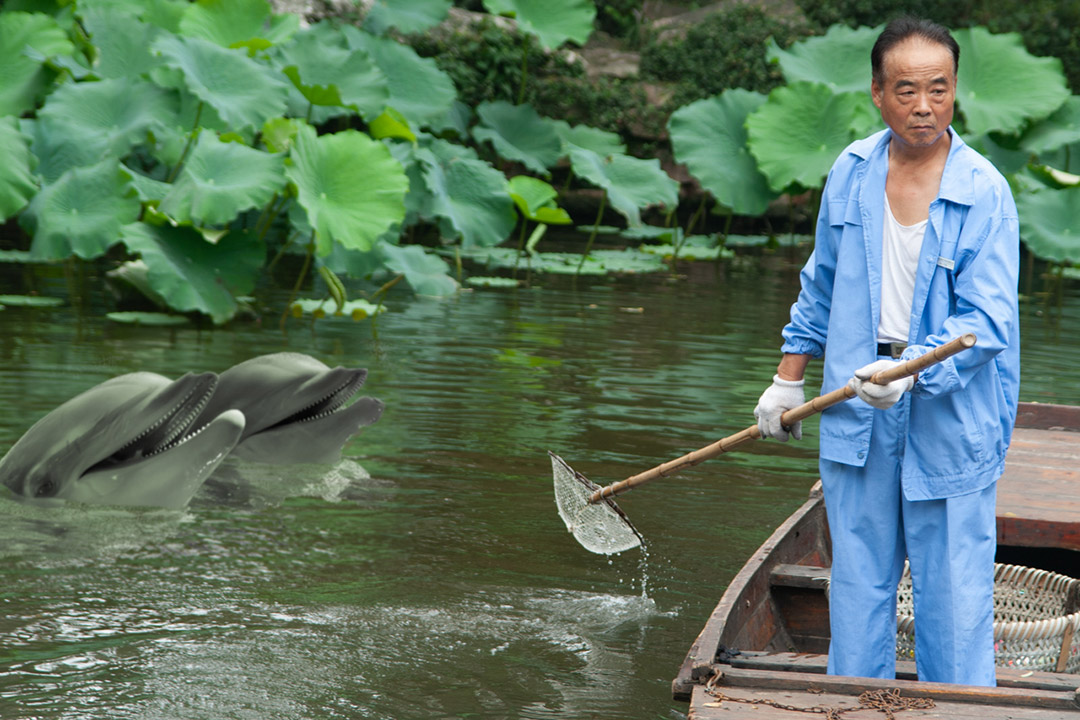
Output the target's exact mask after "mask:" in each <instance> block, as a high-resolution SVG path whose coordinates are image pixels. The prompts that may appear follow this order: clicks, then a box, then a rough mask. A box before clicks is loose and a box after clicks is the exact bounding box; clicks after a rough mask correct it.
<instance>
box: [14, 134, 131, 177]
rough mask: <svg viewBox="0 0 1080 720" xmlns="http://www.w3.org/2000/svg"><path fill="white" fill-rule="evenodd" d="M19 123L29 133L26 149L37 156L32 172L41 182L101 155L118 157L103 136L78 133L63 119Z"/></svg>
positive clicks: (84, 164)
mask: <svg viewBox="0 0 1080 720" xmlns="http://www.w3.org/2000/svg"><path fill="white" fill-rule="evenodd" d="M19 124H20V127H21V128H22V131H23V133H24V134H26V135H28V136H29V137H30V149H31V150H32V151H33V153H34V156H35V157H36V158H37V167H36V169H35V172H36V173H37V175H38V176H39V177H40V178H41V180H42V181H43V184H46V185H47V184H49V183H52V182H55V181H56V180H57V179H58V178H59V177H60V176H61V175H63V174H64V173H65V172H67V171H68V170H70V169H71V168H76V167H84V166H86V165H93V164H95V163H97V162H99V161H100V160H101V159H102V158H103V157H105V156H109V155H111V156H113V157H116V158H118V159H119V155H116V153H114V152H112V151H111V148H110V142H109V138H108V137H107V136H105V135H102V134H99V133H93V134H89V135H85V136H81V137H80V136H79V134H78V133H76V132H74V131H73V130H72V128H71V126H70V125H69V124H68V123H67V122H66V121H60V120H55V119H47V120H26V119H23V120H22V121H20V123H19Z"/></svg>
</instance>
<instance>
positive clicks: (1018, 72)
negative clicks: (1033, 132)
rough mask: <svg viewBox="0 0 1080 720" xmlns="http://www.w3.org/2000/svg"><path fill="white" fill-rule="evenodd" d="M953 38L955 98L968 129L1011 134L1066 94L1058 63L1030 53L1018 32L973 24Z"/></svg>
mask: <svg viewBox="0 0 1080 720" xmlns="http://www.w3.org/2000/svg"><path fill="white" fill-rule="evenodd" d="M954 36H955V37H956V41H957V43H959V45H960V57H961V59H962V61H961V63H960V73H959V77H958V78H957V88H956V102H957V104H958V105H959V106H960V110H961V112H963V114H964V121H965V125H966V127H967V129H968V131H969V132H971V133H973V134H977V135H978V134H982V133H987V132H990V131H992V130H1003V131H1005V132H1015V131H1016V130H1018V129H1019V128H1021V127H1022V126H1023V124H1024V123H1025V122H1026V121H1028V120H1039V119H1041V118H1044V117H1046V116H1047V115H1049V114H1050V113H1052V112H1054V111H1055V110H1057V109H1058V108H1059V107H1061V105H1062V103H1064V102H1065V100H1066V99H1067V98H1068V97H1069V90H1068V88H1067V87H1066V86H1065V78H1064V76H1063V75H1062V74H1061V61H1060V60H1058V59H1057V58H1037V57H1033V56H1031V55H1029V54H1028V53H1027V51H1025V50H1024V48H1023V46H1022V45H1021V44H1020V36H1019V35H1016V34H1015V33H1006V34H1002V35H991V34H990V33H989V32H987V31H986V30H985V29H983V28H971V29H967V30H958V31H956V32H955V33H954Z"/></svg>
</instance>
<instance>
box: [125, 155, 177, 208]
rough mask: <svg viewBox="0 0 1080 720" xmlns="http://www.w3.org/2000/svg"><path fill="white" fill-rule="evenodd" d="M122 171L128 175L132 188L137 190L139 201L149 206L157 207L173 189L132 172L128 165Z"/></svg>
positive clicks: (139, 173) (170, 186) (164, 183)
mask: <svg viewBox="0 0 1080 720" xmlns="http://www.w3.org/2000/svg"><path fill="white" fill-rule="evenodd" d="M120 169H121V170H123V171H124V172H125V173H127V176H128V178H129V179H130V180H131V187H133V188H134V189H135V194H136V195H138V197H139V200H141V201H142V202H144V203H146V204H147V205H149V206H152V207H157V204H158V203H160V202H161V201H162V200H163V199H164V198H165V196H166V195H168V194H169V191H170V190H171V189H172V185H170V184H169V183H167V182H162V181H161V180H155V179H154V178H151V177H147V176H146V175H143V174H142V173H141V172H137V171H135V170H132V169H131V168H130V167H128V166H126V165H122V166H121V168H120Z"/></svg>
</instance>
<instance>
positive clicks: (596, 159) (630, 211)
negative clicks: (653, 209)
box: [570, 147, 679, 225]
mask: <svg viewBox="0 0 1080 720" xmlns="http://www.w3.org/2000/svg"><path fill="white" fill-rule="evenodd" d="M570 164H571V167H573V169H574V174H575V175H577V176H578V177H580V178H582V179H584V180H587V181H588V182H590V183H592V184H593V185H596V186H597V187H601V188H603V189H604V190H605V191H607V198H608V202H609V203H611V207H613V208H615V210H617V211H618V212H619V214H621V215H622V216H623V217H624V218H626V221H627V222H628V223H629V224H630V225H640V224H641V213H640V211H641V209H642V208H646V207H649V206H651V205H663V206H666V207H670V208H674V207H675V206H676V205H677V204H678V202H679V183H678V182H676V181H675V180H672V179H671V177H670V176H669V175H668V174H667V173H665V172H664V171H663V169H661V167H660V161H659V160H658V159H656V158H651V159H648V160H643V159H641V158H636V157H631V156H630V155H612V156H610V157H608V158H603V157H601V156H600V155H597V154H596V153H594V152H593V151H592V150H585V149H583V148H576V147H575V148H571V149H570Z"/></svg>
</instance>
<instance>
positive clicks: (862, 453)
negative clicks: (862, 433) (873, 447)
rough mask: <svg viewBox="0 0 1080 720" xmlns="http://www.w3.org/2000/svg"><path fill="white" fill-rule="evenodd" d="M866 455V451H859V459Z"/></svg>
mask: <svg viewBox="0 0 1080 720" xmlns="http://www.w3.org/2000/svg"><path fill="white" fill-rule="evenodd" d="M864 457H866V453H865V452H863V451H862V450H860V451H859V459H860V460H862V459H863V458H864Z"/></svg>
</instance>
